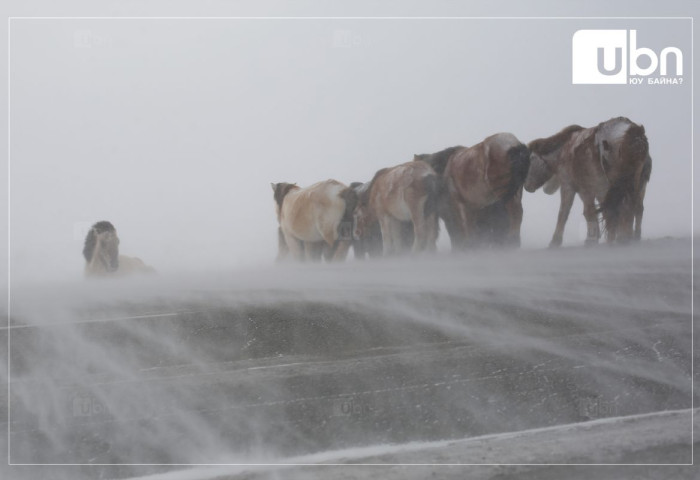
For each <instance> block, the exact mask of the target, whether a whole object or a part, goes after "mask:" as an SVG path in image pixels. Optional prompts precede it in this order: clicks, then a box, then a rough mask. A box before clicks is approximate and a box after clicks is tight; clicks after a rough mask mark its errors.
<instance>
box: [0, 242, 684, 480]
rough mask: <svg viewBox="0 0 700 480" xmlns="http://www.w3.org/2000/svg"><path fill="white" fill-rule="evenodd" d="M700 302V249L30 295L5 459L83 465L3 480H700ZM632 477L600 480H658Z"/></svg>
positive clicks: (167, 279)
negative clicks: (696, 297)
mask: <svg viewBox="0 0 700 480" xmlns="http://www.w3.org/2000/svg"><path fill="white" fill-rule="evenodd" d="M692 295H693V292H692V290H691V241H690V240H676V239H658V240H649V241H643V242H641V243H640V244H638V245H632V246H629V247H624V248H621V247H608V246H605V245H601V246H599V247H597V248H578V247H570V248H563V249H560V250H554V251H552V250H519V251H489V250H485V251H475V252H469V253H467V254H463V255H448V254H445V255H436V256H432V257H431V256H425V257H419V258H404V259H392V260H382V261H376V262H352V261H349V262H347V263H345V264H339V265H278V266H272V265H270V266H266V267H263V268H260V269H257V270H247V271H233V272H226V273H221V272H218V273H203V272H198V273H192V274H189V275H180V276H164V275H160V276H157V277H154V278H138V279H120V280H114V281H112V280H104V281H84V282H77V283H64V284H50V285H49V284H41V285H38V284H37V285H27V284H24V285H13V286H12V290H11V318H10V320H9V329H8V328H7V327H5V328H2V329H1V330H0V335H1V336H2V338H0V348H3V349H6V348H7V346H8V343H9V347H10V351H9V357H10V359H11V364H10V372H11V376H10V380H11V381H10V383H9V386H10V394H9V395H8V391H7V386H8V382H7V380H8V378H7V371H8V369H7V368H6V367H7V365H5V366H4V367H3V368H2V369H0V371H1V372H2V373H0V375H2V376H3V384H4V387H3V388H4V390H3V391H2V396H0V405H1V409H2V412H3V413H4V414H6V413H7V412H8V406H9V419H10V423H9V425H8V423H7V418H8V416H7V415H3V417H2V421H3V425H2V430H3V431H4V432H5V433H4V436H3V440H2V441H3V445H0V447H2V448H6V449H7V447H8V446H9V452H10V455H11V457H10V460H11V463H12V464H15V465H16V464H62V465H63V464H78V465H70V466H65V465H64V466H53V467H40V466H22V467H19V466H12V467H0V469H7V471H6V472H5V471H0V475H2V478H12V479H15V478H17V479H23V478H56V479H64V478H65V479H73V480H75V479H82V478H126V477H135V476H144V475H162V476H161V477H154V478H173V479H176V478H183V479H191V478H307V476H311V475H316V476H317V478H363V477H373V476H377V475H381V476H382V477H383V478H412V477H411V475H413V477H415V478H422V477H424V476H425V475H429V474H431V473H435V474H436V475H438V476H440V477H446V476H449V475H454V476H455V478H462V477H460V475H461V476H463V475H464V473H465V471H464V470H463V469H464V468H467V467H446V466H431V467H416V466H412V467H408V466H405V467H400V466H394V467H368V466H346V467H328V466H326V467H303V468H302V467H289V468H282V467H279V466H278V467H257V468H252V467H248V466H231V464H279V463H378V464H386V463H389V464H394V463H399V464H403V463H411V464H412V463H426V464H450V463H452V464H465V463H466V464H473V463H477V464H501V463H516V464H521V463H525V464H540V463H543V464H551V463H564V464H569V463H581V464H588V463H632V464H636V463H664V464H665V463H671V464H679V463H690V461H691V457H690V454H691V443H692V440H691V431H692V420H691V413H692V410H691V408H692V401H691V400H692V399H691V395H692V378H691V360H692V318H691V300H692ZM7 335H10V338H9V342H7V340H8V338H7ZM7 353H8V352H7V351H5V352H4V355H3V359H5V360H6V359H7V357H8V355H7ZM8 432H9V440H10V443H9V445H8V443H7V441H8V436H7V435H8ZM135 464H140V465H135ZM174 464H175V465H174ZM207 464H219V465H221V464H225V465H226V466H216V467H204V466H203V465H207ZM195 465H200V466H199V467H194V466H195ZM331 468H333V470H329V469H331ZM377 468H378V469H381V470H379V471H377V470H373V469H377ZM458 468H461V469H462V470H459V469H458ZM469 468H472V469H476V470H471V472H472V476H473V477H474V478H491V477H493V476H496V477H498V476H499V475H500V476H501V477H499V478H549V477H547V476H545V475H550V473H547V472H559V473H551V474H552V475H554V476H552V477H551V478H562V477H561V476H562V475H564V474H563V473H561V471H559V470H550V469H551V468H555V467H533V466H530V467H515V466H509V467H499V466H488V467H486V466H482V467H469ZM542 468H550V469H548V470H546V472H545V471H543V470H541V469H542ZM556 468H564V467H556ZM569 468H570V470H567V472H570V474H571V475H572V476H571V478H579V477H576V476H575V475H577V473H576V472H579V474H580V475H582V476H581V477H580V478H586V477H585V476H584V475H585V474H586V472H588V474H589V475H590V471H587V470H585V468H594V467H569ZM595 468H601V467H595ZM615 468H616V470H605V471H599V472H598V473H596V476H601V475H607V474H612V473H610V472H616V475H615V476H614V478H626V477H625V475H626V473H625V472H631V473H630V477H629V478H638V477H640V475H641V474H642V473H643V474H646V473H645V472H649V471H651V470H648V469H649V468H651V467H615ZM620 468H636V470H624V471H621V470H619V469H620ZM640 468H643V469H646V470H640ZM654 468H661V467H654ZM663 468H675V469H676V470H674V472H675V473H674V474H673V475H672V477H673V478H684V477H683V475H690V471H689V470H688V468H687V467H663ZM576 469H584V470H576ZM378 472H379V473H378ZM571 472H573V473H571ZM606 472H607V473H606ZM640 472H641V473H640ZM6 473H7V475H5V474H6ZM479 475H481V477H479ZM508 475H522V477H520V476H514V477H508ZM527 475H531V477H528V476H527ZM568 475H569V473H567V474H566V475H565V476H568ZM664 475H665V474H664ZM674 475H675V476H674ZM312 478H313V477H312ZM602 478H606V477H602ZM610 478H613V477H610ZM641 478H645V477H643V476H641ZM669 478H671V477H669ZM687 478H692V477H687Z"/></svg>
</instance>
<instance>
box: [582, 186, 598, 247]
mask: <svg viewBox="0 0 700 480" xmlns="http://www.w3.org/2000/svg"><path fill="white" fill-rule="evenodd" d="M580 195H581V200H583V216H584V217H585V218H586V229H587V234H586V242H585V244H586V245H588V246H590V245H597V244H598V240H599V239H600V226H599V225H598V210H597V209H596V207H595V196H594V195H590V194H580Z"/></svg>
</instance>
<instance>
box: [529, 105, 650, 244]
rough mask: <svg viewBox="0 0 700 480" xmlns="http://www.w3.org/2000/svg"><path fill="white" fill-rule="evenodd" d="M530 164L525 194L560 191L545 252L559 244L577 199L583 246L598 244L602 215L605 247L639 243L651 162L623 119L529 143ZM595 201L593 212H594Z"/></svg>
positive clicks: (641, 136)
mask: <svg viewBox="0 0 700 480" xmlns="http://www.w3.org/2000/svg"><path fill="white" fill-rule="evenodd" d="M528 147H529V148H530V150H531V152H532V157H531V159H532V164H531V167H530V171H529V172H528V176H527V178H526V180H525V189H526V190H527V191H529V192H534V191H535V190H537V189H538V188H540V187H541V186H544V191H545V192H546V193H549V194H552V193H554V192H555V191H556V190H557V189H558V188H561V204H560V206H559V215H558V218H557V226H556V228H555V230H554V235H553V236H552V241H551V242H550V246H552V247H558V246H559V245H561V243H562V238H563V235H564V227H565V225H566V221H567V219H568V217H569V212H570V211H571V205H572V204H573V201H574V197H575V196H576V194H577V193H578V195H579V197H581V200H582V201H583V215H584V217H585V218H586V224H587V236H586V242H585V243H586V245H591V244H596V243H598V240H599V238H600V227H599V223H598V214H599V213H602V215H603V222H604V228H605V231H606V233H607V240H608V242H614V241H616V240H617V241H619V242H626V241H628V240H630V239H631V238H633V225H634V222H635V218H636V223H637V225H636V230H635V232H634V236H635V237H636V236H637V232H638V235H639V237H641V221H642V213H643V211H644V205H643V203H644V193H645V190H646V184H647V182H648V181H649V177H650V175H651V157H650V156H649V144H648V141H647V138H646V135H645V132H644V127H643V126H640V125H637V124H635V123H633V122H632V121H631V120H629V119H627V118H624V117H617V118H613V119H610V120H608V121H606V122H602V123H600V124H598V125H597V126H595V127H592V128H583V127H580V126H578V125H571V126H569V127H566V128H565V129H563V130H562V131H560V132H559V133H557V134H555V135H553V136H551V137H548V138H540V139H537V140H533V141H532V142H530V144H529V145H528ZM596 200H597V201H598V203H599V207H597V206H596Z"/></svg>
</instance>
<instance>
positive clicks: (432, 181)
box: [423, 173, 445, 216]
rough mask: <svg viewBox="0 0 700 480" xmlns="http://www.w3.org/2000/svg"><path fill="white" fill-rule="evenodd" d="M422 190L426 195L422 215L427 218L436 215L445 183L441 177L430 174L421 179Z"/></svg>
mask: <svg viewBox="0 0 700 480" xmlns="http://www.w3.org/2000/svg"><path fill="white" fill-rule="evenodd" d="M423 189H424V190H425V193H426V199H425V206H424V207H423V214H424V215H425V216H428V215H432V214H433V213H437V211H438V204H439V203H440V197H441V196H442V195H443V194H444V192H445V181H444V180H443V178H442V177H441V176H439V175H436V174H432V173H431V174H430V175H426V176H425V177H423Z"/></svg>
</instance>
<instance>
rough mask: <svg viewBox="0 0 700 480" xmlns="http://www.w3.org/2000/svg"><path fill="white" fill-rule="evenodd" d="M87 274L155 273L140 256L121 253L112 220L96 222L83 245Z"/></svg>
mask: <svg viewBox="0 0 700 480" xmlns="http://www.w3.org/2000/svg"><path fill="white" fill-rule="evenodd" d="M83 257H85V261H86V264H85V276H119V275H128V274H132V273H154V272H155V270H154V269H153V267H149V266H148V265H146V264H145V263H143V261H142V260H141V259H140V258H136V257H127V256H126V255H120V254H119V237H118V236H117V230H116V229H115V228H114V225H112V224H111V223H110V222H106V221H101V222H97V223H95V224H94V225H93V226H92V228H90V231H89V232H88V234H87V236H86V237H85V245H84V246H83Z"/></svg>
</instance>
